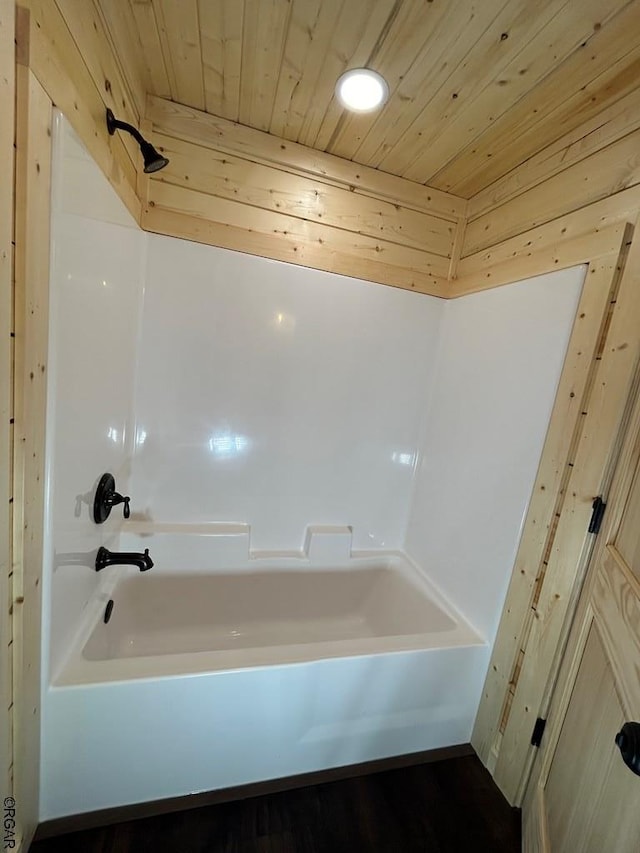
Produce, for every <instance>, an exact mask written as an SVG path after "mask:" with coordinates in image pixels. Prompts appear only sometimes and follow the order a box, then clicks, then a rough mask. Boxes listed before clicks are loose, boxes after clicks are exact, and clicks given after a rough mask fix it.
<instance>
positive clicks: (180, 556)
mask: <svg viewBox="0 0 640 853" xmlns="http://www.w3.org/2000/svg"><path fill="white" fill-rule="evenodd" d="M53 175H54V189H53V208H52V209H53V220H52V240H53V246H52V265H51V311H50V329H49V348H50V352H49V368H48V383H49V384H48V392H49V396H48V400H49V403H48V411H47V489H48V494H47V516H46V525H47V537H46V545H45V554H44V571H43V584H42V596H43V630H42V638H43V645H42V662H43V665H42V729H41V744H42V748H41V807H40V819H41V820H48V819H52V818H56V817H61V816H63V815H68V814H76V813H80V812H84V811H91V810H95V809H101V808H108V807H110V806H117V805H124V804H129V803H137V802H144V801H148V800H154V799H159V798H163V797H173V796H178V795H181V794H188V793H190V792H197V791H204V790H210V789H215V788H224V787H229V786H234V785H240V784H243V783H248V782H254V781H258V780H266V779H274V778H278V777H284V776H289V775H292V774H298V773H304V772H307V771H314V770H320V769H323V768H329V767H335V766H339V765H346V764H350V763H357V762H361V761H366V760H370V759H375V758H382V757H386V756H391V755H400V754H403V753H410V752H415V751H419V750H425V749H431V748H436V747H441V746H447V745H452V744H458V743H463V742H466V741H468V740H469V738H470V734H471V730H472V726H473V720H474V716H475V713H476V709H477V706H478V701H479V697H480V692H481V688H482V683H483V679H484V674H485V672H486V667H487V665H488V659H489V652H490V646H491V643H492V641H493V637H494V636H495V629H496V626H497V621H498V618H499V613H500V609H501V604H502V601H503V599H504V593H505V591H506V586H507V583H508V578H509V574H510V571H511V568H512V566H513V560H514V556H515V553H516V549H517V543H518V538H519V532H520V527H521V523H522V519H523V518H524V514H525V511H526V506H527V502H528V500H529V496H530V494H531V488H532V484H533V482H534V478H535V471H536V467H537V465H538V461H539V458H540V452H541V449H542V445H543V442H544V436H545V432H546V427H547V423H548V418H549V413H550V411H551V407H552V404H553V399H554V395H555V388H556V385H557V380H558V377H559V375H560V371H561V368H562V362H563V358H564V352H565V349H566V344H567V340H568V337H569V334H570V330H571V324H572V322H573V317H574V315H575V308H576V304H577V300H578V296H579V293H580V288H581V284H582V280H583V277H584V270H583V269H582V270H581V269H574V270H564V271H560V272H558V273H554V274H552V275H549V276H542V277H540V278H538V279H536V280H535V281H528V282H521V283H519V284H516V285H511V286H506V287H502V288H497V289H495V290H492V291H487V292H483V293H478V294H473V295H470V296H468V297H463V298H461V299H457V300H453V301H449V302H446V303H445V302H443V300H440V299H436V298H433V297H428V296H422V295H418V294H414V293H409V292H407V291H403V290H398V289H395V288H385V287H381V286H373V285H371V284H370V283H367V282H364V281H358V280H356V279H350V278H346V277H343V276H338V275H333V274H329V273H322V272H320V271H317V270H308V269H304V268H301V267H296V266H291V265H288V264H283V263H279V262H275V261H269V260H266V259H264V258H258V257H252V256H249V255H243V254H240V253H237V252H231V251H227V250H224V249H217V248H214V247H211V246H204V245H196V244H191V243H187V242H186V241H182V240H174V239H172V238H169V237H164V236H161V235H151V234H145V233H143V232H141V231H140V230H139V229H138V227H137V225H136V223H135V222H134V221H133V220H132V219H131V218H130V217H129V216H128V214H127V212H126V210H124V208H123V206H122V204H121V202H120V201H119V199H118V198H117V197H116V196H115V194H114V193H113V190H112V189H111V187H110V185H109V183H108V181H107V180H106V178H104V176H103V175H102V174H101V172H100V170H99V169H98V168H97V166H96V165H95V163H94V162H93V161H92V160H91V158H90V157H89V155H88V154H87V153H86V151H84V150H83V149H82V146H81V145H80V143H79V141H78V140H77V139H76V138H75V137H74V135H73V133H72V131H71V130H70V127H69V125H68V124H67V123H66V122H65V121H64V120H63V119H62V117H61V116H60V115H59V114H58V115H57V116H56V122H55V150H54V164H53ZM87 187H89V188H90V190H91V191H90V192H88V191H87ZM114 247H116V250H115V251H114ZM176 282H179V283H180V286H179V287H177V286H176ZM116 338H117V339H118V341H119V346H118V348H117V351H116V350H114V352H113V353H112V354H111V356H110V358H109V359H107V360H105V359H104V353H103V349H104V347H103V341H104V340H112V339H116ZM78 353H81V354H82V357H79V356H78ZM96 363H100V364H101V367H102V370H101V373H100V377H99V378H98V379H96V373H95V364H96ZM105 471H111V472H112V473H113V474H114V475H115V477H116V483H117V487H118V490H119V491H121V492H123V493H127V494H130V495H131V506H132V511H133V512H132V518H131V519H130V520H129V521H123V519H122V514H121V513H118V512H117V511H116V512H113V513H112V515H111V517H110V518H109V520H108V521H107V522H106V523H105V524H103V525H96V524H94V522H93V519H92V517H91V513H90V504H91V500H92V484H95V482H96V481H97V479H98V478H99V477H100V476H101V475H102V474H103V473H104V472H105ZM136 519H137V521H136ZM238 522H241V523H238ZM309 525H314V526H313V527H309ZM305 530H307V536H306V537H305ZM321 530H323V531H324V534H323V535H320V531H321ZM315 534H318V535H315ZM100 545H103V546H105V547H108V548H109V549H111V550H114V551H129V550H131V551H140V550H144V548H146V547H148V548H149V549H150V552H151V556H152V558H153V560H154V562H155V567H154V568H153V569H152V571H151V572H147V573H145V574H142V575H140V574H138V573H137V572H136V570H135V569H133V568H131V567H117V566H113V567H109V568H108V569H105V570H104V571H102V572H100V573H96V572H95V571H94V570H93V561H94V560H95V553H96V550H97V548H98V547H99V546H100ZM276 552H280V553H279V554H278V553H276ZM405 552H406V553H407V554H409V555H410V556H411V559H409V558H408V557H405V556H404V553H405ZM83 555H84V558H85V560H86V565H84V566H81V565H78V562H79V559H78V558H81V557H82V556H83ZM70 557H72V558H73V559H71V560H69V558H70ZM64 558H67V559H66V561H65V559H64ZM412 560H413V561H414V562H412ZM436 590H437V591H439V592H441V593H442V595H439V594H438V592H437V591H436ZM110 598H112V599H113V600H114V602H115V606H114V610H113V615H112V618H111V621H110V622H109V624H108V625H105V624H104V622H103V621H102V620H103V616H104V612H105V606H106V604H107V602H108V601H109V599H110ZM449 602H452V605H451V606H450V604H449ZM460 614H462V615H460ZM465 620H466V621H465ZM470 626H472V627H470ZM480 638H481V639H480Z"/></svg>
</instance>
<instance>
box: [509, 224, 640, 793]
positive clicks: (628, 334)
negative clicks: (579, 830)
mask: <svg viewBox="0 0 640 853" xmlns="http://www.w3.org/2000/svg"><path fill="white" fill-rule="evenodd" d="M638 225H640V222H639V223H638ZM636 227H637V226H636ZM636 233H637V232H636ZM628 242H629V241H628ZM621 255H622V256H621V259H620V261H619V264H618V270H617V272H618V274H619V275H618V278H620V285H619V290H618V292H617V295H616V297H615V301H614V304H613V311H612V314H611V320H610V326H609V328H608V329H607V330H606V331H605V335H604V336H603V342H602V345H601V347H600V350H599V356H598V357H599V362H598V365H597V372H596V373H595V376H594V378H593V382H592V388H591V390H590V392H589V394H588V396H587V399H586V402H585V404H584V406H583V411H584V412H585V415H584V417H583V419H582V423H581V425H580V433H581V434H580V440H579V445H578V447H577V451H576V453H575V456H574V458H573V460H572V461H573V463H574V467H573V469H572V475H571V477H570V478H569V480H568V482H567V487H566V489H565V493H564V497H563V504H562V510H561V514H560V517H559V518H558V521H557V526H556V530H555V533H554V536H553V542H552V546H553V547H552V550H551V549H549V556H548V565H547V566H546V567H545V571H544V573H543V578H539V579H538V582H537V583H538V590H537V592H536V598H535V599H534V602H533V610H532V611H531V612H532V614H533V618H532V619H531V620H530V633H529V635H528V637H527V638H526V646H525V645H521V647H522V648H525V656H524V660H523V665H522V667H521V670H520V676H519V680H518V683H517V686H516V690H515V695H514V700H513V705H512V709H511V714H510V716H509V719H508V721H507V724H506V727H505V729H504V734H503V737H502V741H501V745H500V755H499V757H498V763H497V765H496V772H495V776H494V778H495V780H496V782H497V784H498V785H499V787H500V788H501V789H502V790H503V791H504V792H505V793H506V794H507V796H508V798H511V799H512V800H515V801H516V802H518V801H519V798H520V797H521V792H522V786H523V784H524V783H525V782H526V778H523V776H526V771H527V767H528V759H529V757H530V751H531V746H530V744H529V740H528V735H529V734H530V731H531V727H532V725H533V721H534V720H535V719H536V716H537V715H538V714H539V712H540V710H541V708H542V704H543V701H544V697H545V693H546V688H547V683H548V681H549V679H550V678H551V677H552V676H553V669H552V668H553V664H554V659H555V654H556V651H557V649H558V647H559V646H560V645H561V643H562V641H563V633H564V635H565V636H566V633H567V627H566V621H565V620H569V622H570V621H571V620H572V618H573V616H574V614H575V609H576V605H577V597H578V592H579V589H580V587H581V586H582V581H583V579H584V574H585V571H586V564H587V561H588V558H589V556H590V551H591V549H592V546H593V536H592V535H590V534H588V533H587V527H588V524H589V519H590V517H591V503H592V501H593V498H594V497H595V496H596V495H598V494H604V495H605V499H606V495H607V491H608V488H609V485H610V482H611V476H612V472H613V468H614V466H615V462H616V461H617V460H616V456H617V453H618V450H619V434H620V428H621V425H622V423H623V421H624V417H625V411H626V401H627V399H628V396H629V391H630V388H631V386H632V382H633V377H634V370H635V366H636V363H637V360H638V357H639V356H640V331H639V330H640V289H639V288H638V277H639V276H640V241H639V240H638V239H636V240H635V241H634V243H633V245H632V246H631V251H630V253H629V257H628V259H627V258H626V250H625V249H624V248H623V252H622V253H621Z"/></svg>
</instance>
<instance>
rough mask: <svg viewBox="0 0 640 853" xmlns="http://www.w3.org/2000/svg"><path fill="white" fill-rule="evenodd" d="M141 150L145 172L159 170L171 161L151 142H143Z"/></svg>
mask: <svg viewBox="0 0 640 853" xmlns="http://www.w3.org/2000/svg"><path fill="white" fill-rule="evenodd" d="M140 150H141V151H142V157H143V159H144V171H145V172H159V171H160V169H164V167H165V166H166V165H167V163H168V162H169V161H168V160H167V158H166V157H163V156H162V154H159V153H158V152H157V151H156V149H155V148H154V147H153V145H152V144H151V143H150V142H141V143H140Z"/></svg>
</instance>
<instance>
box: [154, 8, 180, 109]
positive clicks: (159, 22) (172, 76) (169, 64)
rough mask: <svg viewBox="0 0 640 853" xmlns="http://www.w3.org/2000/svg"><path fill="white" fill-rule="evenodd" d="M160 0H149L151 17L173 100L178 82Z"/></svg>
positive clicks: (176, 95)
mask: <svg viewBox="0 0 640 853" xmlns="http://www.w3.org/2000/svg"><path fill="white" fill-rule="evenodd" d="M161 2H162V0H151V8H152V9H153V17H154V18H155V21H156V27H157V28H158V38H159V39H160V47H161V51H160V52H161V53H162V58H163V60H164V67H165V70H166V72H167V79H168V81H169V90H170V91H171V99H172V100H174V101H177V100H178V84H177V79H176V71H175V68H174V67H173V57H172V55H171V49H170V47H169V41H168V39H167V23H166V21H165V19H164V12H163V11H162V6H161V5H159V3H160V4H161Z"/></svg>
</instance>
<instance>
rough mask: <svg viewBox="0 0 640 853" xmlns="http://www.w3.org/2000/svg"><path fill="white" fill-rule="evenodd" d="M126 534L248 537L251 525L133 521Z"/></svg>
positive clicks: (211, 522) (221, 522)
mask: <svg viewBox="0 0 640 853" xmlns="http://www.w3.org/2000/svg"><path fill="white" fill-rule="evenodd" d="M126 532H127V533H135V534H137V535H138V536H153V534H154V533H175V534H176V535H183V534H187V535H192V536H249V535H250V533H251V525H249V524H238V523H229V522H226V521H208V522H201V523H194V522H169V521H166V522H164V521H151V520H149V519H134V518H133V517H132V518H131V520H130V521H129V522H128V523H127V528H126Z"/></svg>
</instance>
